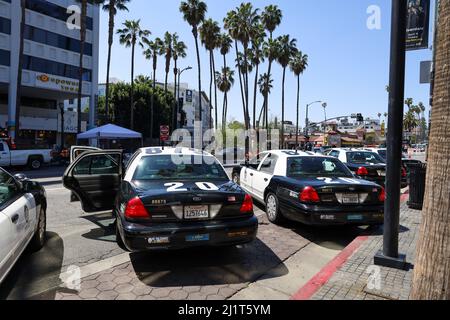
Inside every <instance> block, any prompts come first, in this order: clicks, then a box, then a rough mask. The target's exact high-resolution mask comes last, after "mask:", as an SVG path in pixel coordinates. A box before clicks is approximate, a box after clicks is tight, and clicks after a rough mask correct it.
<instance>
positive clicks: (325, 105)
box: [322, 103, 328, 147]
mask: <svg viewBox="0 0 450 320" xmlns="http://www.w3.org/2000/svg"><path fill="white" fill-rule="evenodd" d="M327 106H328V105H327V104H326V103H323V104H322V107H323V113H324V114H325V122H324V124H323V147H325V136H326V134H327Z"/></svg>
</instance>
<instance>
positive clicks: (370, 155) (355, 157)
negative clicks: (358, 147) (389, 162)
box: [347, 151, 384, 164]
mask: <svg viewBox="0 0 450 320" xmlns="http://www.w3.org/2000/svg"><path fill="white" fill-rule="evenodd" d="M347 162H349V163H354V164H382V163H384V160H383V159H382V158H381V157H380V156H379V155H378V154H376V153H375V152H364V151H358V152H349V153H347Z"/></svg>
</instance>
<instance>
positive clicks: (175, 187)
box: [164, 182, 219, 192]
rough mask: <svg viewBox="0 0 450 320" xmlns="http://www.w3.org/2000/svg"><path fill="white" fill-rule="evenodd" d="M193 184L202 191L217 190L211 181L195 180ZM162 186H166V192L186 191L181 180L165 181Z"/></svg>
mask: <svg viewBox="0 0 450 320" xmlns="http://www.w3.org/2000/svg"><path fill="white" fill-rule="evenodd" d="M195 185H196V186H197V187H198V188H199V189H200V190H203V191H217V190H219V188H218V187H217V186H216V185H215V184H214V183H211V182H196V183H195ZM164 187H167V192H186V191H188V190H187V189H186V188H183V187H184V183H181V182H171V183H166V184H165V185H164Z"/></svg>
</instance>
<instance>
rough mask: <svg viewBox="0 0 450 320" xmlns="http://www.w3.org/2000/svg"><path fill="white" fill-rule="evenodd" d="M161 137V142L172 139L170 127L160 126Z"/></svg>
mask: <svg viewBox="0 0 450 320" xmlns="http://www.w3.org/2000/svg"><path fill="white" fill-rule="evenodd" d="M159 137H160V140H161V141H168V140H169V139H170V127H169V126H160V127H159Z"/></svg>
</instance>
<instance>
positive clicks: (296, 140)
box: [295, 75, 300, 148]
mask: <svg viewBox="0 0 450 320" xmlns="http://www.w3.org/2000/svg"><path fill="white" fill-rule="evenodd" d="M299 121H300V75H298V76H297V124H296V126H295V148H298V131H299Z"/></svg>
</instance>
